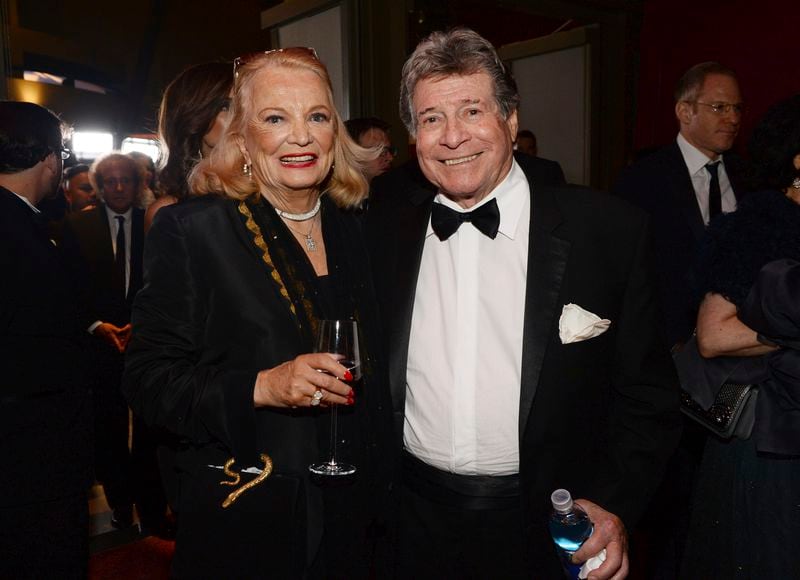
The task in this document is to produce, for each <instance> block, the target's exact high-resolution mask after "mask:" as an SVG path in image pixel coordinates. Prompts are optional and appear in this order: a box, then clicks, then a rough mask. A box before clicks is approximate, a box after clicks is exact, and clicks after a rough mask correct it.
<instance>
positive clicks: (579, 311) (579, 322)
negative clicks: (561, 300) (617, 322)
mask: <svg viewBox="0 0 800 580" xmlns="http://www.w3.org/2000/svg"><path fill="white" fill-rule="evenodd" d="M609 326H611V321H610V320H608V319H606V318H600V317H599V316H597V314H594V313H592V312H589V311H588V310H584V309H583V308H581V307H580V306H578V305H577V304H565V305H564V308H563V309H562V310H561V318H559V319H558V336H559V338H560V339H561V344H570V343H573V342H580V341H582V340H588V339H590V338H594V337H595V336H598V335H601V334H603V333H604V332H605V331H606V330H608V327H609Z"/></svg>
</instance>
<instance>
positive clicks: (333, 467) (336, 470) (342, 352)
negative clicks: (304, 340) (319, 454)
mask: <svg viewBox="0 0 800 580" xmlns="http://www.w3.org/2000/svg"><path fill="white" fill-rule="evenodd" d="M314 352H327V353H330V354H332V355H335V356H337V358H338V360H339V364H340V365H342V366H343V367H345V368H346V369H347V370H349V371H350V373H351V374H352V375H353V380H354V381H356V380H358V379H360V378H361V356H360V354H359V349H358V325H357V324H356V322H355V321H354V320H320V321H319V329H318V331H317V343H316V345H315V348H314ZM330 409H331V444H330V451H329V455H328V459H327V460H326V461H323V462H320V463H312V464H311V465H309V466H308V470H309V471H310V472H311V473H314V474H316V475H326V476H339V475H350V474H353V473H355V472H356V467H355V465H350V464H349V463H341V462H338V461H337V460H336V440H337V433H336V422H337V418H338V405H336V404H331V406H330Z"/></svg>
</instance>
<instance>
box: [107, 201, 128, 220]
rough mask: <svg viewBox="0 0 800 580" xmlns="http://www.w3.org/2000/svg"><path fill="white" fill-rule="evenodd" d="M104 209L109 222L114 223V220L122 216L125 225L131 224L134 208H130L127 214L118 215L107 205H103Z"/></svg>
mask: <svg viewBox="0 0 800 580" xmlns="http://www.w3.org/2000/svg"><path fill="white" fill-rule="evenodd" d="M103 207H105V208H106V215H107V216H108V220H109V221H112V222H113V221H114V218H116V217H117V216H118V215H121V216H122V217H124V218H125V223H129V222H130V219H131V215H133V206H131V207H129V208H128V211H126V212H125V213H117V212H115V211H114V210H113V209H111V208H110V207H108V206H107V205H105V204H103Z"/></svg>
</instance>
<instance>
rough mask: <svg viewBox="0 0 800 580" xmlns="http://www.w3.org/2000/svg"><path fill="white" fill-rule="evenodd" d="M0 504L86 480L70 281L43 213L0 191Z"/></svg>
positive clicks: (73, 489)
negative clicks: (0, 463) (0, 465)
mask: <svg viewBox="0 0 800 580" xmlns="http://www.w3.org/2000/svg"><path fill="white" fill-rule="evenodd" d="M0 272H2V282H0V368H2V369H3V380H2V383H0V457H2V458H3V462H4V468H3V475H2V477H0V506H8V505H21V504H25V503H30V502H34V501H43V500H50V499H55V498H59V497H65V496H68V495H71V494H75V493H80V492H82V491H84V490H86V489H87V486H88V484H89V483H90V482H91V454H92V442H91V404H90V399H89V396H88V387H87V377H86V376H85V372H84V369H85V367H86V366H87V365H88V364H89V361H88V360H86V358H85V357H86V355H85V352H86V338H87V337H88V334H87V333H86V331H85V329H83V328H81V319H82V317H81V315H80V312H79V305H78V300H75V296H76V295H77V294H79V291H80V290H79V288H78V287H77V283H76V279H75V278H74V276H73V275H72V272H71V271H70V269H69V268H68V266H67V265H66V264H65V262H64V260H63V259H62V256H61V255H60V253H59V251H58V249H57V248H56V247H55V245H54V244H53V243H52V242H51V241H50V239H49V237H48V235H47V227H46V224H45V223H44V219H43V217H42V216H40V215H38V214H35V213H34V212H33V210H31V208H30V207H28V205H27V204H26V203H25V202H23V201H22V200H20V199H19V198H18V197H16V196H15V195H14V194H13V193H11V192H10V191H8V190H7V189H5V188H3V187H0Z"/></svg>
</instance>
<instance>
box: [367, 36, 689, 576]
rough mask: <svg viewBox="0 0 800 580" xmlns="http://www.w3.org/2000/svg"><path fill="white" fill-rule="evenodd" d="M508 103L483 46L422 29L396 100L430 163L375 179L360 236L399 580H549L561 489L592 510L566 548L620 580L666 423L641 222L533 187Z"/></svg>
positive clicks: (670, 387)
mask: <svg viewBox="0 0 800 580" xmlns="http://www.w3.org/2000/svg"><path fill="white" fill-rule="evenodd" d="M518 103H519V95H518V92H517V90H516V85H515V83H514V81H513V79H512V78H511V75H510V74H509V73H508V72H507V71H506V69H505V67H504V66H503V64H502V62H501V60H500V59H499V58H498V56H497V54H496V52H495V50H494V48H493V47H492V46H491V44H490V43H489V42H488V41H486V40H485V39H483V38H482V37H480V36H479V35H478V34H476V33H475V32H473V31H471V30H466V29H456V30H453V31H450V32H447V33H434V34H432V35H431V36H430V37H428V38H427V39H425V40H423V41H422V42H421V43H420V44H419V45H418V46H417V48H416V50H415V52H414V53H413V54H412V55H411V57H409V59H408V61H407V62H406V64H405V66H404V68H403V77H402V82H401V95H400V110H401V117H402V118H403V121H404V123H405V125H406V127H407V128H408V129H409V131H410V132H411V134H412V135H413V136H414V137H415V138H416V144H417V156H418V159H419V165H420V168H421V173H422V176H419V178H418V179H415V178H414V176H413V173H411V172H409V171H407V170H406V168H399V169H398V170H395V171H392V172H389V173H386V174H385V175H383V176H380V177H377V178H375V180H374V181H373V204H372V205H371V207H370V211H369V213H368V216H367V231H368V235H369V245H370V249H371V251H372V257H371V258H372V259H371V261H372V265H373V269H374V277H375V284H376V287H377V295H378V297H379V301H380V308H381V313H382V318H383V322H384V331H385V336H386V338H387V344H386V345H385V347H386V352H387V355H388V368H389V373H390V378H389V381H390V388H391V391H392V398H393V406H394V415H395V421H396V427H397V432H398V434H399V435H400V437H401V440H398V441H397V444H398V446H402V447H403V448H404V451H403V462H402V470H401V472H402V480H401V485H400V492H399V494H400V509H399V529H398V532H399V534H398V543H397V546H398V548H397V562H396V565H397V567H398V576H399V577H409V578H411V577H437V578H461V577H484V578H489V577H495V578H527V577H535V578H556V577H559V576H560V575H561V574H562V572H561V571H560V569H559V563H558V559H557V556H556V552H555V550H554V548H553V544H552V541H551V539H550V538H549V537H548V533H547V517H548V513H549V511H550V508H551V505H550V494H551V492H553V491H554V490H555V489H556V488H560V487H564V488H567V489H569V490H570V491H571V492H572V493H573V496H574V497H576V498H583V499H578V500H577V502H578V503H579V504H580V505H581V506H582V507H583V508H585V509H586V511H587V512H588V514H589V516H590V518H591V519H592V521H593V522H594V533H593V534H592V536H591V537H590V538H589V539H588V540H587V541H586V543H585V544H584V546H583V547H582V548H581V550H580V551H578V552H577V553H576V554H575V558H576V559H577V560H580V561H583V560H586V559H587V558H589V557H591V556H593V555H594V554H597V553H598V552H600V551H601V550H602V549H603V548H605V549H607V557H606V561H605V563H604V564H603V565H602V566H601V567H600V568H599V569H598V570H596V571H595V572H594V573H593V575H592V578H598V579H605V578H612V577H613V578H622V577H624V576H625V574H626V573H627V570H628V560H627V542H626V531H625V530H626V527H630V526H632V525H634V523H635V522H636V520H637V519H638V517H639V515H640V513H641V511H642V510H643V508H644V506H645V505H646V504H647V501H648V499H649V497H650V495H651V493H652V491H653V489H654V488H655V486H656V485H657V483H658V481H659V480H660V477H661V474H662V470H663V465H664V461H665V459H666V457H667V456H668V455H669V454H670V452H671V451H672V449H673V446H674V444H675V441H676V440H677V437H678V432H679V421H678V396H677V385H676V383H677V379H676V377H675V374H674V370H673V368H672V364H671V361H670V359H669V354H668V351H667V349H666V347H665V346H664V345H662V343H661V342H660V341H659V340H658V336H657V334H658V333H657V324H656V308H655V306H654V302H655V299H654V296H653V293H654V286H653V283H652V280H651V273H650V270H649V268H648V251H647V249H648V230H647V219H646V216H645V215H644V214H643V213H642V212H640V211H639V210H637V209H635V208H633V207H630V206H629V205H628V204H626V203H624V202H622V201H620V200H618V199H616V198H612V197H609V196H604V195H601V194H599V193H596V192H593V191H590V190H588V189H586V188H578V187H566V186H562V187H550V186H548V185H546V184H543V183H541V182H540V181H539V178H540V175H541V167H540V165H539V164H538V163H537V161H536V160H535V159H533V158H529V157H527V156H520V157H518V158H516V159H515V157H514V156H513V142H514V138H515V135H516V131H517V106H518ZM423 176H424V180H423V179H422V177H423ZM604 319H605V320H604ZM609 321H610V325H609Z"/></svg>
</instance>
